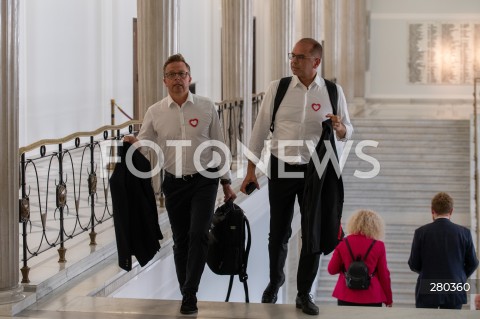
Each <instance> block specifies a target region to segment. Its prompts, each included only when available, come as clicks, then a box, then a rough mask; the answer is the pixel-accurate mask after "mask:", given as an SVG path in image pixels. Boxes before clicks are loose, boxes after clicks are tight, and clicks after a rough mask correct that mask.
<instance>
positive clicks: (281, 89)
mask: <svg viewBox="0 0 480 319" xmlns="http://www.w3.org/2000/svg"><path fill="white" fill-rule="evenodd" d="M291 81H292V77H291V76H288V77H285V78H281V79H280V83H279V84H278V89H277V94H275V100H274V101H273V113H272V123H271V124H270V132H273V130H274V129H275V124H274V123H275V116H276V115H277V111H278V108H279V107H280V103H282V100H283V98H284V97H285V93H287V89H288V86H289V85H290V82H291Z"/></svg>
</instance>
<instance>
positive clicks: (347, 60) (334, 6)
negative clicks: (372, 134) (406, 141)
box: [324, 0, 367, 102]
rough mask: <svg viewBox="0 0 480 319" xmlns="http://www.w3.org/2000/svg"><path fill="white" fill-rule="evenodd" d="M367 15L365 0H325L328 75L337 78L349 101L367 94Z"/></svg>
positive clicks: (325, 61)
mask: <svg viewBox="0 0 480 319" xmlns="http://www.w3.org/2000/svg"><path fill="white" fill-rule="evenodd" d="M366 19H367V12H366V1H365V0H359V1H349V0H338V1H334V0H324V21H325V32H324V34H325V51H324V53H325V54H324V63H325V67H324V70H325V77H326V78H329V79H336V80H337V82H338V83H339V84H340V85H341V86H342V87H343V90H344V92H345V96H346V98H347V101H349V102H352V101H353V100H354V99H355V98H357V97H358V98H361V99H363V97H364V94H365V78H364V77H365V69H366V45H367V42H366V41H367V30H366V27H365V23H366Z"/></svg>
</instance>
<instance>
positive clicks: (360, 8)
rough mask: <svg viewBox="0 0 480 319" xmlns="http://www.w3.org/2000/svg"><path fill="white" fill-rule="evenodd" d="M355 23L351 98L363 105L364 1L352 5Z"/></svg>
mask: <svg viewBox="0 0 480 319" xmlns="http://www.w3.org/2000/svg"><path fill="white" fill-rule="evenodd" d="M353 6H354V8H353V12H354V17H355V23H354V25H353V28H354V31H355V39H354V41H355V73H354V78H353V82H354V91H353V97H354V99H355V100H357V102H356V103H357V104H358V103H362V104H364V103H365V72H366V70H367V59H368V56H367V52H368V50H367V48H368V46H369V43H368V33H367V32H368V29H367V25H368V23H369V22H368V12H367V2H366V0H357V1H354V3H353Z"/></svg>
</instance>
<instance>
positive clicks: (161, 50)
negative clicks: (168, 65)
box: [137, 0, 179, 119]
mask: <svg viewBox="0 0 480 319" xmlns="http://www.w3.org/2000/svg"><path fill="white" fill-rule="evenodd" d="M178 8H179V4H178V0H162V1H158V0H137V28H138V87H139V93H138V94H139V118H140V119H142V118H143V116H144V115H145V112H146V111H147V109H148V107H149V106H150V105H152V104H154V103H156V102H157V101H160V100H161V99H162V98H164V97H165V96H167V91H166V88H165V87H164V85H163V64H164V63H165V61H166V59H167V58H168V57H169V56H170V55H172V54H175V53H178V10H179V9H178Z"/></svg>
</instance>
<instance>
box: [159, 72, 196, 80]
mask: <svg viewBox="0 0 480 319" xmlns="http://www.w3.org/2000/svg"><path fill="white" fill-rule="evenodd" d="M189 75H190V74H189V73H188V72H183V71H182V72H177V73H175V72H169V73H165V77H166V78H167V79H170V80H174V79H176V78H177V76H178V77H179V78H181V79H185V78H186V77H187V76H189Z"/></svg>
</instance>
